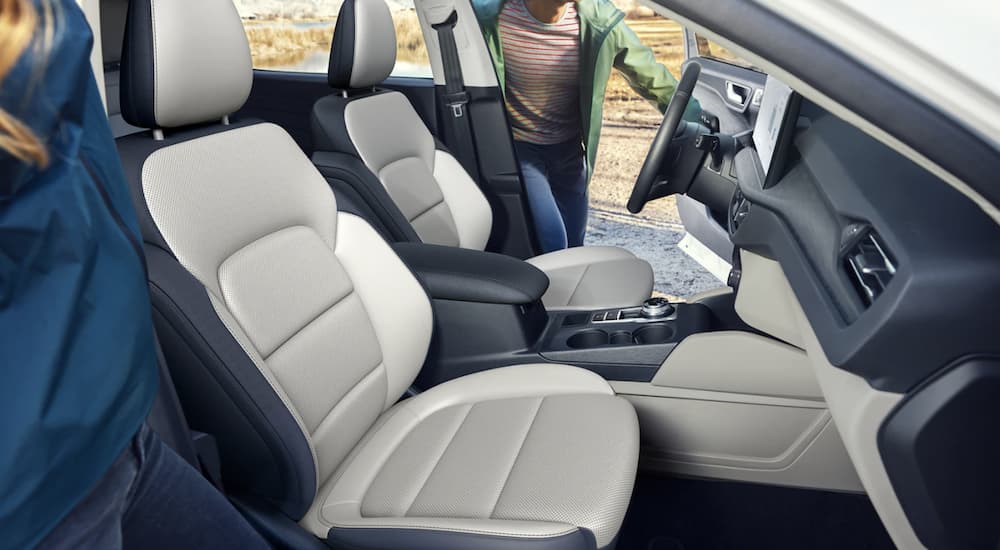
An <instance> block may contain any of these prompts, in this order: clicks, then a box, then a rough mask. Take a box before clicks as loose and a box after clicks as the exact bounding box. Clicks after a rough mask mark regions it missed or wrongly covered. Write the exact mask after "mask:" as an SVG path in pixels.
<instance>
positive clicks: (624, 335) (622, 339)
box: [611, 330, 635, 346]
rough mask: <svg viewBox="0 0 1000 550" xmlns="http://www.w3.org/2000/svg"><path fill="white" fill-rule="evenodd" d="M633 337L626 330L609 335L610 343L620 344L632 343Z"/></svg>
mask: <svg viewBox="0 0 1000 550" xmlns="http://www.w3.org/2000/svg"><path fill="white" fill-rule="evenodd" d="M634 343H635V339H633V338H632V333H631V332H628V331H624V330H623V331H620V332H616V333H614V334H612V335H611V345H612V346H621V345H626V344H634Z"/></svg>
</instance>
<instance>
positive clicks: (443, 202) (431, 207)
mask: <svg viewBox="0 0 1000 550" xmlns="http://www.w3.org/2000/svg"><path fill="white" fill-rule="evenodd" d="M442 204H443V205H445V206H448V203H446V202H445V200H444V198H442V199H441V200H439V201H437V202H436V203H434V204H432V205H430V206H428V207H427V208H425V209H423V210H421V211H420V212H418V213H417V214H416V215H415V216H413V217H412V218H410V223H413V222H414V221H415V220H416V219H417V218H419V217H421V216H424V215H425V214H428V213H429V212H430V211H431V210H434V209H435V208H437V207H438V206H441V205H442ZM448 215H449V216H450V215H451V209H450V208H449V209H448Z"/></svg>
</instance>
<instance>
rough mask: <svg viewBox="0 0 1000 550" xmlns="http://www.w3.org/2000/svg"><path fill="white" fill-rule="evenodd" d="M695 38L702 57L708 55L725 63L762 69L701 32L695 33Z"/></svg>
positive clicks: (756, 69)
mask: <svg viewBox="0 0 1000 550" xmlns="http://www.w3.org/2000/svg"><path fill="white" fill-rule="evenodd" d="M695 40H696V42H697V44H698V55H699V56H700V57H707V58H709V59H714V60H716V61H722V62H723V63H729V64H730V65H736V66H738V67H744V68H747V69H753V70H755V71H760V69H759V68H757V67H756V66H754V64H753V63H750V62H749V61H746V60H745V59H743V58H741V57H739V56H738V55H736V54H734V53H733V52H731V51H729V50H727V49H726V48H725V46H720V45H719V44H716V43H715V42H712V41H711V40H709V39H707V38H705V37H704V36H701V35H700V34H695Z"/></svg>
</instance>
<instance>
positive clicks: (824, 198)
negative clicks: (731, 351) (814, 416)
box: [728, 83, 1000, 548]
mask: <svg viewBox="0 0 1000 550" xmlns="http://www.w3.org/2000/svg"><path fill="white" fill-rule="evenodd" d="M769 85H770V83H769ZM765 94H767V92H766V91H765ZM789 97H790V98H793V99H794V98H795V94H794V93H793V94H792V95H791V96H789ZM794 103H795V101H789V102H788V105H789V107H788V108H787V110H786V111H784V112H782V111H781V110H780V109H779V110H778V111H777V112H778V114H777V115H776V116H777V118H778V119H782V120H784V121H785V123H784V124H782V125H780V128H781V129H780V131H779V132H778V135H775V136H772V137H773V139H774V151H775V154H774V155H770V160H768V157H769V155H768V151H767V147H768V146H767V145H766V144H765V145H764V147H763V148H762V150H764V160H762V157H761V155H760V154H759V153H758V150H757V148H755V147H745V148H743V149H742V150H740V151H739V152H738V153H736V156H735V158H734V161H733V162H734V171H735V173H736V176H737V181H738V190H737V191H736V193H735V194H734V196H733V199H732V202H731V204H730V207H729V210H728V218H729V220H728V222H729V231H730V236H731V239H732V241H733V244H734V245H735V246H737V247H739V248H741V249H744V250H748V251H750V252H753V253H755V254H757V255H760V256H764V257H766V258H770V259H772V260H775V261H777V262H778V263H780V265H781V267H782V270H783V271H784V274H785V276H786V277H787V279H788V282H789V284H790V285H791V287H792V291H793V292H794V294H795V296H796V298H797V300H798V301H799V303H800V304H801V306H802V310H803V312H804V314H805V316H806V318H807V319H808V321H809V324H810V326H811V327H812V329H813V331H814V332H815V334H816V337H817V340H818V342H819V344H820V346H821V347H822V349H823V353H824V354H825V355H826V359H828V360H829V362H830V363H831V364H832V365H833V366H834V367H836V368H839V369H842V370H844V371H847V372H850V373H853V374H855V375H857V376H859V377H861V378H862V379H864V381H866V382H867V384H868V385H869V386H870V387H871V388H874V389H875V390H880V391H884V392H891V393H894V394H903V398H902V399H901V400H900V402H899V404H898V405H897V406H896V407H895V408H894V409H893V410H892V411H891V412H890V413H889V415H888V416H887V417H886V418H885V419H884V421H881V420H880V422H881V424H880V425H879V426H876V427H874V428H873V429H875V430H877V433H878V436H877V444H878V450H877V452H878V453H879V456H880V457H881V462H882V463H883V464H884V466H885V468H886V471H887V473H888V477H889V479H890V480H891V483H892V486H893V489H894V491H895V494H896V496H897V497H898V499H899V502H900V505H901V506H902V508H903V510H904V511H905V514H906V516H907V518H908V521H909V524H910V525H911V526H912V527H913V529H914V531H915V533H916V534H917V536H918V537H919V539H920V541H921V542H922V543H923V544H924V545H926V546H929V547H947V548H972V547H979V546H977V545H976V544H969V543H970V542H972V541H993V542H992V544H994V545H995V541H996V540H997V539H996V536H997V534H998V531H1000V529H998V528H997V527H996V523H995V518H993V517H991V516H989V514H991V513H992V512H991V511H995V510H996V509H997V507H998V506H1000V497H998V496H997V494H996V491H995V490H996V489H997V488H998V487H1000V472H998V469H997V468H996V464H997V463H1000V438H997V437H996V430H995V426H994V424H993V422H995V419H996V417H997V415H998V414H1000V313H998V307H1000V228H998V226H997V224H995V223H994V222H993V220H992V219H990V218H989V217H988V215H987V214H986V213H985V212H983V211H982V210H981V209H980V208H979V207H978V206H977V205H976V204H974V203H973V202H972V201H970V200H968V199H967V198H966V197H965V196H963V195H962V194H960V193H959V192H958V191H956V190H955V189H953V188H952V187H951V186H949V185H947V184H946V183H945V182H943V181H941V180H940V179H939V178H937V177H936V176H934V175H933V174H931V173H930V172H928V171H927V170H925V169H923V168H921V167H920V166H918V165H917V164H915V163H913V162H912V161H910V160H909V159H907V158H905V157H903V156H902V155H900V154H899V153H897V152H895V151H893V150H892V149H890V148H888V147H886V146H885V145H883V144H882V143H880V142H878V141H876V140H875V139H873V138H871V137H869V136H868V135H867V134H865V133H863V132H861V131H860V130H858V129H856V128H854V127H853V126H851V125H849V124H847V123H845V122H843V121H842V120H840V119H838V118H837V117H835V116H833V115H831V114H830V113H828V112H825V111H824V110H823V109H821V108H819V107H818V106H816V105H815V104H813V103H811V102H809V101H807V100H805V99H801V98H799V99H798V103H799V104H798V105H795V104H794ZM768 128H770V129H771V130H773V129H774V128H775V126H774V123H773V121H772V122H771V125H770V126H769V127H768ZM754 141H756V140H754ZM783 144H784V145H783ZM758 146H759V145H758ZM782 147H784V152H783V153H782V154H778V152H779V151H781V150H782ZM765 165H766V167H765ZM984 547H985V546H984Z"/></svg>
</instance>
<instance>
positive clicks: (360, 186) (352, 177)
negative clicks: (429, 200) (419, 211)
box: [312, 151, 420, 243]
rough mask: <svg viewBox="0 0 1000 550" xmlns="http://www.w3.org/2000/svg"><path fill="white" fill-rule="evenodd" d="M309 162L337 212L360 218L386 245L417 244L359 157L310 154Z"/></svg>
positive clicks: (413, 235)
mask: <svg viewBox="0 0 1000 550" xmlns="http://www.w3.org/2000/svg"><path fill="white" fill-rule="evenodd" d="M312 161H313V164H315V165H316V168H317V169H319V172H320V173H321V174H323V177H324V178H326V181H327V183H329V184H330V187H332V188H333V192H334V195H336V197H337V209H338V210H340V211H341V212H349V213H351V214H355V215H357V216H360V217H362V218H364V219H365V221H367V222H368V223H369V224H371V225H372V227H374V228H375V229H376V230H377V231H378V232H379V233H381V234H382V237H383V238H384V239H385V240H387V241H389V242H416V243H419V242H420V237H418V236H417V233H416V231H414V230H413V226H412V225H410V222H408V221H407V220H406V218H405V217H404V216H403V213H402V212H400V211H399V207H397V206H396V203H395V202H393V201H392V198H390V197H389V193H388V192H386V190H385V187H384V186H383V185H382V182H380V181H379V180H378V178H377V177H376V176H375V174H372V172H371V170H369V169H368V167H367V166H365V164H364V162H362V161H361V159H360V158H358V157H355V156H352V155H349V154H345V153H331V152H326V151H321V152H317V153H314V154H313V156H312Z"/></svg>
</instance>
